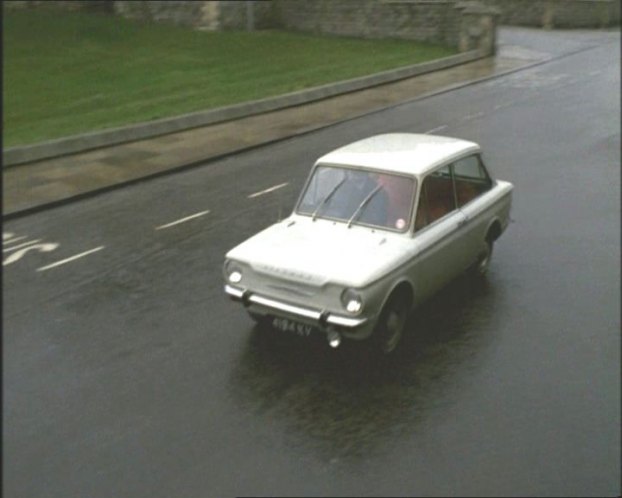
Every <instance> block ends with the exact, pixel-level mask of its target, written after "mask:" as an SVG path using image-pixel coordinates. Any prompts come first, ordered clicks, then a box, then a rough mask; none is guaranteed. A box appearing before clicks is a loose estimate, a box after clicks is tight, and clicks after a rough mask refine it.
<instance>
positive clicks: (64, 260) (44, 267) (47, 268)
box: [37, 246, 105, 271]
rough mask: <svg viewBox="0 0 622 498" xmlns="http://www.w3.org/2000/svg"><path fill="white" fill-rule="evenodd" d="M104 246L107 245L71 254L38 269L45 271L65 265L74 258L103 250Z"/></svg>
mask: <svg viewBox="0 0 622 498" xmlns="http://www.w3.org/2000/svg"><path fill="white" fill-rule="evenodd" d="M104 247H105V246H99V247H96V248H95V249H91V250H90V251H86V252H81V253H80V254H76V255H75V256H71V257H70V258H67V259H63V260H61V261H57V262H56V263H52V264H50V265H47V266H42V267H41V268H38V269H37V271H45V270H49V269H50V268H55V267H57V266H60V265H64V264H65V263H69V262H70V261H74V260H76V259H78V258H83V257H84V256H87V255H89V254H92V253H94V252H97V251H101V250H102V249H103V248H104Z"/></svg>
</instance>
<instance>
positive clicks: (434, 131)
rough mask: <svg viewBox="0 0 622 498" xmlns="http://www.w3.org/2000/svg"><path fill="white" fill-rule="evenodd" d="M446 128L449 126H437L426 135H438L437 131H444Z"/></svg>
mask: <svg viewBox="0 0 622 498" xmlns="http://www.w3.org/2000/svg"><path fill="white" fill-rule="evenodd" d="M445 128H448V125H441V126H437V127H436V128H432V129H431V130H428V131H426V132H425V133H424V134H425V135H427V134H428V133H436V132H437V131H441V130H444V129H445Z"/></svg>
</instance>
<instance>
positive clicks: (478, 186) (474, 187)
mask: <svg viewBox="0 0 622 498" xmlns="http://www.w3.org/2000/svg"><path fill="white" fill-rule="evenodd" d="M453 168H454V180H455V184H456V197H457V201H458V207H462V206H464V205H465V204H467V203H469V202H471V201H472V200H473V199H475V198H476V197H478V196H479V195H481V194H483V193H484V192H486V191H488V190H490V189H491V187H492V181H491V179H490V177H489V176H488V173H487V172H486V168H485V167H484V165H483V163H482V161H481V159H480V157H479V155H473V156H469V157H465V158H463V159H460V160H458V161H456V162H455V163H454V165H453Z"/></svg>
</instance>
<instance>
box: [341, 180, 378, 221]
mask: <svg viewBox="0 0 622 498" xmlns="http://www.w3.org/2000/svg"><path fill="white" fill-rule="evenodd" d="M381 188H382V185H378V186H377V187H376V188H375V189H374V190H372V191H371V192H370V193H369V195H368V196H367V197H365V199H363V202H361V203H360V204H359V207H357V208H356V211H354V214H353V215H352V217H351V218H350V219H349V220H348V228H350V225H351V224H352V222H353V221H354V220H355V219H356V218H357V217H358V215H359V214H360V213H361V212H362V210H363V208H364V207H365V206H367V204H369V201H371V200H372V198H373V197H374V195H376V194H377V193H378V191H379V190H380V189H381Z"/></svg>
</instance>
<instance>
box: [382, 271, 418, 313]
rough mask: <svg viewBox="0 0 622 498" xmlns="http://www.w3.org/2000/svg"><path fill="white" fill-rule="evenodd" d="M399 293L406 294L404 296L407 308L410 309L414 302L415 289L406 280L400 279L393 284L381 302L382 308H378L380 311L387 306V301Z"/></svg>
mask: <svg viewBox="0 0 622 498" xmlns="http://www.w3.org/2000/svg"><path fill="white" fill-rule="evenodd" d="M399 293H404V294H406V296H407V297H408V301H409V306H410V307H411V308H412V305H413V303H414V300H415V287H414V285H413V283H412V282H411V281H410V280H408V279H407V278H401V279H399V280H398V281H397V282H395V283H394V284H393V286H392V287H391V289H390V290H389V292H387V293H386V295H385V297H384V300H383V301H382V306H381V307H380V310H384V307H385V306H386V305H387V303H388V302H389V300H390V299H392V298H393V296H395V295H397V294H399Z"/></svg>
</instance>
